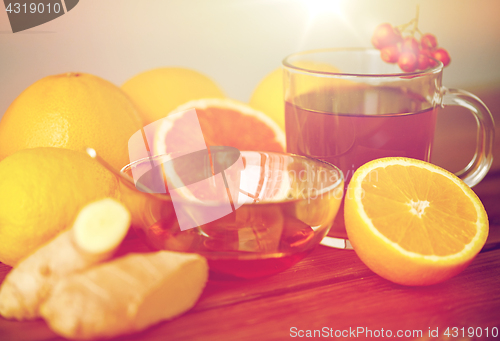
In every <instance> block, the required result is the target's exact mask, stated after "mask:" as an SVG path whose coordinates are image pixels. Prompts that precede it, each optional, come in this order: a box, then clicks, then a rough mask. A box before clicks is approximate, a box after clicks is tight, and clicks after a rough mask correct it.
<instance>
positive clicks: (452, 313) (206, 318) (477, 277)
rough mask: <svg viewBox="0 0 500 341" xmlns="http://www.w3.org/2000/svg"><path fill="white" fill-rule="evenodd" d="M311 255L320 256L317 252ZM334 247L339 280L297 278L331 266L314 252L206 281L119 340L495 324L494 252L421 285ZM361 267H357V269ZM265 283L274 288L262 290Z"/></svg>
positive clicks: (28, 333)
mask: <svg viewBox="0 0 500 341" xmlns="http://www.w3.org/2000/svg"><path fill="white" fill-rule="evenodd" d="M322 249H326V248H322ZM332 251H336V250H332ZM323 252H324V251H323ZM318 253H319V255H320V256H321V254H322V251H321V250H320V251H318ZM335 253H340V254H343V255H344V257H343V258H349V259H350V261H349V262H350V263H351V265H352V266H351V267H350V268H348V269H346V268H344V269H343V270H342V271H344V273H351V274H352V273H357V274H358V275H357V276H351V277H348V276H347V277H346V276H344V277H343V278H344V279H345V280H338V278H336V277H335V276H330V277H327V278H328V279H327V280H324V278H325V277H323V280H319V281H315V278H311V277H309V278H310V279H311V283H315V284H314V285H312V284H311V285H309V284H307V285H300V284H297V283H301V282H302V281H304V280H305V277H307V276H304V275H303V274H306V273H307V274H308V275H310V276H312V275H313V273H314V272H316V271H317V272H318V275H320V276H324V273H325V272H328V271H325V267H330V268H334V267H335V265H333V264H326V262H325V261H322V260H321V257H318V258H316V257H311V259H310V264H309V266H306V263H305V262H304V264H302V265H303V266H304V269H300V268H299V269H290V270H288V271H287V272H285V273H283V274H281V276H280V275H278V276H273V277H270V278H268V279H263V280H260V281H241V282H234V281H233V282H229V281H226V282H223V284H221V283H214V282H210V283H209V286H208V287H207V290H206V291H205V293H204V295H203V297H202V298H201V299H200V301H199V303H198V304H197V306H196V307H195V308H194V309H193V310H192V311H190V312H189V313H187V314H186V315H184V316H182V317H180V318H178V319H175V320H174V321H171V322H167V323H162V324H160V325H159V326H157V327H154V328H152V329H150V330H148V331H146V332H143V333H140V334H137V335H133V336H130V337H128V338H126V340H164V339H165V337H166V336H168V338H169V340H170V339H171V340H183V339H196V338H199V339H207V340H211V339H214V340H215V339H221V337H223V336H226V337H227V338H228V339H232V340H233V339H240V338H241V339H245V336H248V338H246V339H249V340H250V339H258V338H260V337H263V336H265V335H269V336H273V335H274V336H279V335H280V336H283V337H285V336H287V335H288V334H287V333H288V331H289V328H290V327H292V326H297V327H298V328H302V329H304V328H306V329H307V328H309V329H311V328H319V327H323V326H331V327H335V328H348V327H349V326H351V327H354V326H356V327H357V326H358V324H359V326H365V327H369V328H372V329H375V328H382V327H383V328H423V327H425V328H428V327H433V326H437V327H440V326H444V325H445V324H446V323H448V324H452V323H454V324H458V323H462V324H463V323H465V322H468V323H469V324H470V323H472V324H475V325H474V326H476V325H477V326H480V327H487V326H490V327H491V326H494V325H495V323H496V325H498V324H499V323H500V316H499V312H500V309H499V308H500V286H499V285H498V284H499V283H498V280H499V278H500V266H499V265H500V250H494V251H489V252H484V253H481V254H480V255H478V257H477V258H476V259H475V260H474V262H473V263H472V264H471V266H470V267H469V268H468V269H466V270H465V271H464V272H463V273H462V274H460V275H458V276H457V277H455V278H453V279H451V280H449V281H447V282H445V283H442V284H439V285H434V286H430V287H424V288H408V287H404V286H400V285H396V284H393V283H391V282H389V281H386V280H384V279H382V278H380V277H378V276H376V275H375V274H373V273H371V272H370V271H369V270H368V269H366V268H364V265H363V264H362V263H361V262H360V261H359V260H358V259H357V257H356V256H355V255H354V254H353V253H352V252H347V251H338V252H335ZM313 259H314V260H315V261H314V262H313V261H312V260H313ZM332 259H335V257H333V258H332ZM316 260H318V261H316ZM299 264H300V263H299ZM299 264H297V265H299ZM344 264H345V263H344ZM308 267H309V268H313V270H311V269H309V270H308V269H307V268H308ZM363 268H364V269H365V271H359V269H363ZM349 269H350V270H349ZM295 270H297V271H295ZM280 278H281V280H280ZM286 280H288V283H287V282H286ZM251 282H253V285H252V283H251ZM259 282H260V284H259ZM278 282H279V284H280V285H281V286H278ZM273 283H274V289H270V288H272V287H273V286H272V285H271V284H273ZM221 285H222V287H221ZM277 288H280V289H277ZM217 302H219V303H217ZM398 321H399V322H398ZM400 322H401V323H400ZM431 324H432V325H431ZM424 325H425V326H424ZM464 326H468V325H464ZM278 334H279V335H278ZM0 336H2V337H1V338H0V339H3V336H5V339H6V340H12V341H16V340H52V339H53V338H54V334H53V333H52V332H51V331H50V330H49V329H48V328H47V327H46V326H45V324H44V322H43V321H33V322H15V321H7V320H5V319H0Z"/></svg>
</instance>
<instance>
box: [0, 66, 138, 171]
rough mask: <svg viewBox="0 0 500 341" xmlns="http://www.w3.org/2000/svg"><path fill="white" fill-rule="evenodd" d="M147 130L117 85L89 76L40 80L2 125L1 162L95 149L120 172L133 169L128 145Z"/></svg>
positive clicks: (10, 109)
mask: <svg viewBox="0 0 500 341" xmlns="http://www.w3.org/2000/svg"><path fill="white" fill-rule="evenodd" d="M141 127H142V124H141V122H140V118H139V116H138V114H137V110H136V108H135V107H134V105H133V104H132V102H131V101H130V100H129V99H128V97H127V96H126V95H125V94H124V93H123V91H121V90H120V88H119V87H117V86H115V85H114V84H112V83H110V82H108V81H106V80H104V79H102V78H99V77H97V76H93V75H90V74H85V73H65V74H60V75H55V76H48V77H45V78H42V79H40V80H39V81H37V82H35V83H34V84H32V85H31V86H29V87H28V88H27V89H26V90H24V91H23V92H22V93H21V94H20V95H19V97H17V98H16V99H15V100H14V102H13V103H12V104H11V105H10V106H9V108H8V109H7V111H6V112H5V115H4V116H3V118H2V120H1V121H0V160H1V159H3V158H5V157H7V156H9V155H11V154H13V153H15V152H16V151H18V150H21V149H25V148H35V147H59V148H67V149H72V150H78V151H84V150H85V148H86V147H91V148H94V149H95V150H96V151H97V152H98V153H99V155H101V157H103V158H104V159H105V160H106V161H107V162H108V163H110V164H111V165H112V166H113V167H115V168H116V169H121V168H122V167H123V166H125V165H126V164H128V163H129V158H128V139H129V138H130V136H132V134H133V133H135V132H136V131H137V130H139V129H141Z"/></svg>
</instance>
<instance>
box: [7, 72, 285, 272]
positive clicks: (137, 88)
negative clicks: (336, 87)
mask: <svg viewBox="0 0 500 341" xmlns="http://www.w3.org/2000/svg"><path fill="white" fill-rule="evenodd" d="M280 90H281V88H280ZM192 108H194V109H196V111H197V114H198V119H199V121H200V125H201V128H202V132H203V135H204V139H205V141H206V143H207V145H212V146H216V145H221V146H232V147H236V148H238V149H240V150H268V151H284V150H285V136H284V132H283V129H282V128H281V127H280V126H279V125H278V124H276V123H275V122H274V121H273V119H271V118H269V117H268V116H267V115H266V114H264V113H262V112H260V111H258V110H256V109H253V108H252V107H251V106H250V105H248V104H245V103H241V102H237V101H234V100H230V99H227V98H224V94H223V92H222V90H220V88H219V87H218V86H217V84H215V82H213V81H212V80H211V79H210V78H209V77H207V76H205V75H203V74H201V73H199V72H197V71H194V70H190V69H186V68H178V67H166V68H158V69H153V70H148V71H145V72H142V73H140V74H138V75H136V76H134V77H132V78H130V79H129V80H128V81H126V82H125V83H124V84H123V86H122V87H121V88H120V87H118V86H116V85H114V84H113V83H111V82H109V81H106V80H104V79H102V78H100V77H97V76H94V75H91V74H86V73H79V72H69V73H64V74H59V75H53V76H48V77H45V78H42V79H40V80H38V81H37V82H35V83H33V84H32V85H30V86H29V87H28V88H26V90H24V91H23V92H22V93H21V94H20V95H19V96H18V97H17V98H16V99H15V100H14V101H13V102H12V104H11V105H10V106H9V108H8V109H7V111H6V112H5V114H4V115H3V117H2V118H1V120H0V243H1V244H0V261H1V262H4V263H5V264H8V265H15V264H16V263H18V262H19V260H21V259H22V258H24V257H26V256H27V255H29V254H30V253H32V252H33V251H34V250H36V249H37V248H38V247H39V246H41V245H42V244H44V243H45V242H47V241H49V240H50V239H52V238H53V237H55V235H57V234H58V233H59V232H60V231H62V230H64V229H66V228H67V227H69V225H70V223H71V221H72V219H73V218H74V215H75V214H76V213H77V212H78V210H79V209H80V208H82V207H83V206H84V205H86V204H87V203H89V202H90V201H94V200H97V199H100V198H102V197H115V198H119V197H120V196H125V195H123V194H122V193H119V191H118V184H117V180H116V178H115V177H114V176H113V175H112V174H111V173H110V172H109V171H108V170H106V169H104V168H103V167H102V166H101V165H99V164H98V163H96V161H95V160H92V159H90V158H89V157H88V156H87V155H85V154H84V151H85V150H86V148H88V147H90V148H93V149H94V150H96V152H97V154H98V155H99V156H100V157H101V158H102V159H104V160H105V161H106V162H107V163H108V164H110V165H111V166H112V167H113V168H115V170H120V169H121V168H122V167H124V166H125V165H127V164H128V163H129V162H130V160H129V149H128V143H129V139H130V137H131V136H132V135H133V134H134V133H136V132H138V131H141V130H142V128H143V127H144V126H146V125H148V124H150V123H152V122H155V121H158V120H160V119H163V118H165V117H166V116H168V115H170V114H172V118H171V119H170V120H169V122H170V125H168V124H167V125H161V126H160V128H159V129H158V131H156V132H155V138H154V140H155V143H154V148H155V150H154V152H155V153H157V154H160V153H166V152H170V151H171V148H172V146H166V145H165V138H166V137H167V136H170V135H172V134H177V133H178V132H179V129H171V128H172V126H173V127H177V126H179V123H182V111H184V110H185V109H192ZM174 113H176V114H174ZM281 115H282V116H283V114H281ZM180 132H181V135H180V136H173V138H174V140H176V141H179V143H181V142H182V144H184V145H185V147H186V148H188V147H189V143H190V135H189V134H190V132H189V131H187V132H184V131H182V130H180ZM170 137H172V136H170ZM169 148H170V149H169ZM122 200H124V201H126V202H125V204H127V205H128V206H130V205H133V204H134V203H133V202H129V200H126V199H125V198H123V199H122ZM129 209H130V210H131V211H132V212H134V210H133V209H132V207H129Z"/></svg>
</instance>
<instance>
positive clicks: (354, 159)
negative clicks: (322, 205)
mask: <svg viewBox="0 0 500 341" xmlns="http://www.w3.org/2000/svg"><path fill="white" fill-rule="evenodd" d="M434 61H435V62H436V66H435V67H432V68H429V69H427V70H423V71H416V72H410V73H403V72H402V71H401V70H400V69H399V67H398V65H397V64H390V63H386V62H384V61H383V60H382V59H381V58H380V51H378V50H375V49H365V48H350V49H322V50H313V51H305V52H300V53H295V54H292V55H290V56H288V57H286V58H285V59H284V60H283V67H284V73H283V77H284V98H285V127H286V144H287V152H289V153H295V154H299V155H304V156H308V157H312V158H317V159H321V160H324V161H327V162H329V163H331V164H334V165H336V166H337V167H339V168H340V169H341V170H342V172H343V173H344V176H345V186H347V185H348V183H349V180H350V178H351V177H352V175H353V173H354V172H355V171H356V169H357V168H358V167H360V166H361V165H363V164H364V163H366V162H368V161H370V160H373V159H378V158H382V157H395V156H400V157H409V158H415V159H420V160H423V161H428V162H429V161H430V158H431V152H432V144H433V139H434V131H435V128H436V118H437V114H438V110H439V108H442V107H445V106H461V107H464V108H467V109H468V110H469V111H470V112H471V113H472V114H473V115H474V117H475V120H476V122H477V125H478V130H477V145H476V150H475V154H474V157H473V159H472V160H471V161H470V163H469V164H468V165H467V166H466V167H465V168H464V169H463V170H461V171H460V172H458V173H457V174H456V175H457V176H458V177H460V178H461V179H462V180H463V181H464V182H465V183H466V184H467V185H469V186H470V187H472V186H474V185H476V184H477V183H479V182H480V181H481V180H482V179H483V178H484V176H485V175H486V173H487V172H488V170H489V168H490V166H491V163H492V161H493V156H492V147H493V141H494V134H495V126H494V122H493V117H492V115H491V113H490V111H489V110H488V108H487V107H486V106H485V105H484V103H483V102H481V100H479V99H478V98H477V97H476V96H474V95H473V94H471V93H468V92H466V91H463V90H457V89H447V88H445V87H444V86H442V84H441V80H442V75H443V64H442V63H441V62H439V61H437V60H434ZM342 212H343V207H341V210H340V211H339V214H338V215H337V218H336V220H335V223H334V226H333V227H332V229H331V230H330V233H329V236H332V237H334V238H339V239H340V240H341V241H343V243H341V244H340V245H341V247H344V248H350V244H349V243H348V241H347V234H346V232H345V226H344V217H343V214H342Z"/></svg>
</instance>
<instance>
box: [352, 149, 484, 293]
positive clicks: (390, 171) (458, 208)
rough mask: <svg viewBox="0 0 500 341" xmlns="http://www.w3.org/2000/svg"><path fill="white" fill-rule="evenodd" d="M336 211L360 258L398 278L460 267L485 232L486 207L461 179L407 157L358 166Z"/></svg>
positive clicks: (438, 276) (438, 274) (406, 280)
mask: <svg viewBox="0 0 500 341" xmlns="http://www.w3.org/2000/svg"><path fill="white" fill-rule="evenodd" d="M344 214H345V225H346V230H347V235H348V237H349V241H350V242H351V244H352V245H353V248H354V250H355V251H356V253H357V254H358V256H359V257H360V258H361V260H362V261H363V262H364V263H365V264H366V265H367V266H368V267H369V268H370V269H371V270H372V271H374V272H375V273H377V274H379V275H380V276H382V277H384V278H386V279H388V280H390V281H393V282H395V283H399V284H403V285H429V284H434V283H438V282H442V281H444V280H446V279H448V278H450V277H452V276H454V275H456V274H458V273H460V272H461V271H462V270H463V269H465V268H466V267H467V265H468V264H469V263H470V262H471V261H472V259H473V258H474V257H475V256H476V255H477V254H478V253H479V251H480V250H481V248H482V247H483V245H484V244H485V242H486V238H487V236H488V216H487V214H486V211H485V210H484V207H483V205H482V203H481V201H480V200H479V198H478V197H477V196H476V194H475V193H474V192H473V191H472V190H471V189H470V188H469V187H468V186H467V185H466V184H465V183H464V182H463V181H462V180H460V179H459V178H458V177H456V176H455V175H454V174H452V173H450V172H448V171H446V170H444V169H442V168H440V167H438V166H435V165H432V164H430V163H427V162H424V161H420V160H415V159H409V158H400V157H397V158H395V157H391V158H383V159H377V160H374V161H370V162H368V163H366V164H365V165H363V166H362V167H360V168H359V169H358V170H357V171H356V172H355V173H354V175H353V178H352V180H351V182H350V184H349V187H348V190H347V193H346V198H345V213H344Z"/></svg>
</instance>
